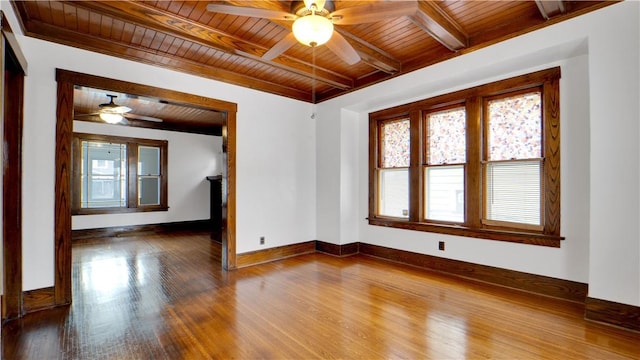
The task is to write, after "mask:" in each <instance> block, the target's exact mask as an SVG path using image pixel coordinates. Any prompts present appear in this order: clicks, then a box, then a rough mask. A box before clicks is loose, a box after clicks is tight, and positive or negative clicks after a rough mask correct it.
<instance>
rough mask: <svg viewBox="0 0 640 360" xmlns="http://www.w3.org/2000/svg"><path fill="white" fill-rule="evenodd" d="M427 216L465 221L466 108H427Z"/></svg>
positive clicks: (425, 171) (428, 217)
mask: <svg viewBox="0 0 640 360" xmlns="http://www.w3.org/2000/svg"><path fill="white" fill-rule="evenodd" d="M424 119H425V124H424V128H425V140H424V143H425V146H424V148H425V150H426V154H425V156H424V158H425V159H426V160H427V162H426V164H425V166H424V217H425V219H426V220H429V221H450V222H457V223H462V222H464V217H465V214H464V164H465V163H466V161H467V160H466V157H467V155H466V154H467V149H466V108H465V107H464V106H455V107H453V108H449V109H444V110H437V111H433V112H426V113H425V114H424Z"/></svg>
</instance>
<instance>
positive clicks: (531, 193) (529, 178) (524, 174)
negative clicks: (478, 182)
mask: <svg viewBox="0 0 640 360" xmlns="http://www.w3.org/2000/svg"><path fill="white" fill-rule="evenodd" d="M483 174H484V176H483V179H484V192H483V193H484V199H483V204H484V211H483V219H482V221H483V223H484V224H486V225H490V226H503V227H512V228H522V229H528V230H538V231H539V230H542V229H543V227H542V221H543V216H544V214H543V212H542V209H543V208H544V204H543V202H542V201H543V193H542V189H543V188H544V185H543V182H544V177H543V160H542V159H528V160H513V161H487V162H485V163H484V164H483Z"/></svg>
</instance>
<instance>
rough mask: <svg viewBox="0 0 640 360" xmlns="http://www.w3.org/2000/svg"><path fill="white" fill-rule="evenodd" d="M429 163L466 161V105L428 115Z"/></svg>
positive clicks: (439, 163) (458, 162)
mask: <svg viewBox="0 0 640 360" xmlns="http://www.w3.org/2000/svg"><path fill="white" fill-rule="evenodd" d="M427 127H428V135H427V136H428V139H427V144H428V147H427V151H428V155H427V157H428V159H427V163H428V164H429V165H441V164H460V163H464V162H465V161H466V146H467V145H466V143H467V142H466V134H465V129H466V111H465V108H464V107H459V108H455V109H449V110H445V111H439V112H435V113H430V114H429V115H428V116H427Z"/></svg>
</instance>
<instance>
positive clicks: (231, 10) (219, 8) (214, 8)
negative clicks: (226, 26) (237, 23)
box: [207, 4, 298, 20]
mask: <svg viewBox="0 0 640 360" xmlns="http://www.w3.org/2000/svg"><path fill="white" fill-rule="evenodd" d="M207 10H208V11H211V12H217V13H222V14H227V15H237V16H248V17H255V18H264V19H272V20H295V19H297V18H298V16H296V15H294V14H291V13H288V12H284V11H280V10H270V9H258V8H252V7H244V6H233V5H224V4H209V5H207Z"/></svg>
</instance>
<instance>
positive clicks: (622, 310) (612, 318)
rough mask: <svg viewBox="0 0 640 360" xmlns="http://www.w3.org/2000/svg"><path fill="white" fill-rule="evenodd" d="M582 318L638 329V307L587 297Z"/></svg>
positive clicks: (639, 327)
mask: <svg viewBox="0 0 640 360" xmlns="http://www.w3.org/2000/svg"><path fill="white" fill-rule="evenodd" d="M584 318H585V319H587V320H591V321H597V322H602V323H605V324H608V325H615V326H620V327H623V328H626V329H631V330H635V331H640V307H639V306H633V305H627V304H621V303H617V302H613V301H608V300H601V299H595V298H592V297H587V299H586V303H585V313H584Z"/></svg>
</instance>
